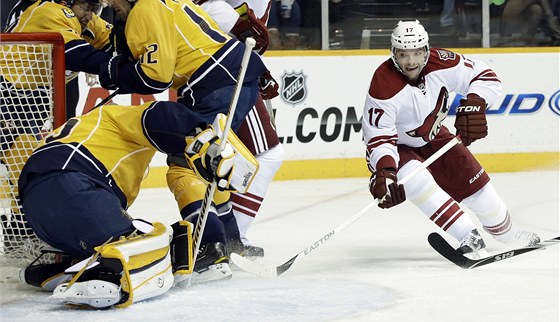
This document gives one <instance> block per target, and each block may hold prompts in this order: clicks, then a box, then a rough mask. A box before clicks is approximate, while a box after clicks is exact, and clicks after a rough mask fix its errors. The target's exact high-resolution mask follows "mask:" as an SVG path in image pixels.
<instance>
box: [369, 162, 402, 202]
mask: <svg viewBox="0 0 560 322" xmlns="http://www.w3.org/2000/svg"><path fill="white" fill-rule="evenodd" d="M369 191H370V192H371V194H372V195H373V197H375V199H379V204H378V205H377V206H378V207H379V208H383V209H386V208H391V207H393V206H396V205H398V204H400V203H402V202H404V201H405V200H406V194H405V192H404V186H403V185H402V184H397V171H396V170H395V169H393V168H385V169H381V170H378V171H376V172H375V173H374V174H372V175H371V178H370V180H369Z"/></svg>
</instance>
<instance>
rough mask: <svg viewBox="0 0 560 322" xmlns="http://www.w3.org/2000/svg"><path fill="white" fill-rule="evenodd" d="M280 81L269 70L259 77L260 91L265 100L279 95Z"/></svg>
mask: <svg viewBox="0 0 560 322" xmlns="http://www.w3.org/2000/svg"><path fill="white" fill-rule="evenodd" d="M278 88H279V86H278V83H277V82H276V80H275V79H274V77H272V75H271V74H270V71H269V70H267V71H265V72H264V73H262V75H261V76H260V77H259V92H260V93H261V97H262V99H263V100H269V99H273V98H275V97H276V96H278V95H279V94H278Z"/></svg>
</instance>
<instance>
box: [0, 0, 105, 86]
mask: <svg viewBox="0 0 560 322" xmlns="http://www.w3.org/2000/svg"><path fill="white" fill-rule="evenodd" d="M24 4H26V5H28V7H20V8H18V9H19V10H22V12H21V14H20V15H19V17H18V18H17V19H15V18H14V19H13V21H11V23H10V25H8V26H7V28H6V32H58V33H60V34H61V35H62V37H63V38H64V44H65V58H66V59H65V63H66V66H65V67H66V69H67V70H71V71H83V72H86V73H90V74H98V72H99V65H100V64H102V63H103V62H106V61H108V60H109V59H110V58H111V56H112V53H110V52H108V51H109V48H110V42H109V36H110V33H111V28H112V26H111V24H109V23H108V22H106V21H104V20H103V19H101V18H100V17H99V16H97V14H98V13H99V12H100V9H101V4H100V2H99V0H61V1H36V2H24ZM29 54H31V53H29ZM45 54H46V53H45ZM2 55H25V53H15V52H14V51H13V50H11V49H10V48H9V47H7V46H3V47H2ZM14 60H17V59H14ZM29 63H30V62H29V61H28V60H25V59H22V60H20V64H19V65H18V66H0V68H1V71H2V75H3V76H4V77H5V78H6V81H8V82H10V83H11V84H12V85H13V86H14V87H16V88H23V89H27V86H29V85H28V84H30V83H33V82H29V81H26V82H25V83H23V82H21V83H20V82H18V81H17V79H16V78H15V77H14V76H10V75H26V74H29V68H32V67H31V66H29V65H28V64H29ZM13 68H17V69H18V70H17V71H18V72H19V73H14V72H10V71H9V70H8V69H13ZM40 76H43V75H37V76H35V77H34V78H36V79H37V80H38V83H35V84H39V85H41V84H42V82H41V81H40Z"/></svg>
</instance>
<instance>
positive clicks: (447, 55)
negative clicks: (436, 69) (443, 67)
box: [436, 49, 456, 60]
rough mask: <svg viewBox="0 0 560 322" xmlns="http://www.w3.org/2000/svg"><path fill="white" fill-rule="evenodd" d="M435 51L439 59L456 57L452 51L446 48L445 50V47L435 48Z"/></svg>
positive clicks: (453, 58)
mask: <svg viewBox="0 0 560 322" xmlns="http://www.w3.org/2000/svg"><path fill="white" fill-rule="evenodd" d="M436 52H437V54H438V56H439V59H441V60H455V59H456V55H455V53H454V52H452V51H448V50H445V49H438V50H436Z"/></svg>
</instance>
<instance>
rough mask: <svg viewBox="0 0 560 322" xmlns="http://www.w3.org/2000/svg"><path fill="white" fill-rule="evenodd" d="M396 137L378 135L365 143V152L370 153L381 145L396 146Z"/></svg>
mask: <svg viewBox="0 0 560 322" xmlns="http://www.w3.org/2000/svg"><path fill="white" fill-rule="evenodd" d="M397 139H398V137H397V135H396V134H395V135H379V136H374V137H373V138H371V139H370V140H369V141H368V143H367V150H368V151H372V150H373V149H375V148H377V147H378V146H380V145H382V144H391V145H394V146H397Z"/></svg>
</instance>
